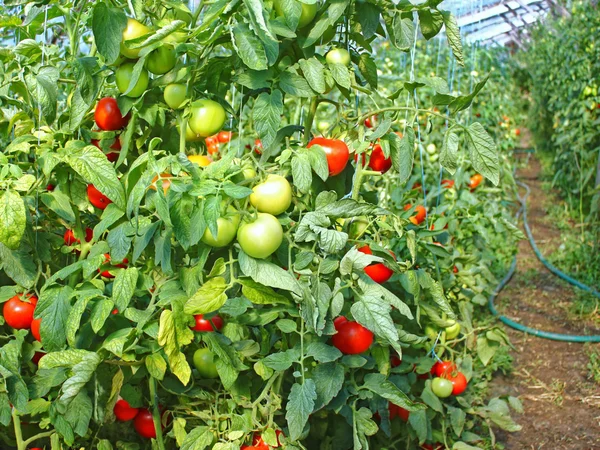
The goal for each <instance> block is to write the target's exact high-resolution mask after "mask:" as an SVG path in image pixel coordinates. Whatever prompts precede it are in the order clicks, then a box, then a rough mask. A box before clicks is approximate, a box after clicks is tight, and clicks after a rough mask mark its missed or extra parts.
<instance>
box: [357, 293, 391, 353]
mask: <svg viewBox="0 0 600 450" xmlns="http://www.w3.org/2000/svg"><path fill="white" fill-rule="evenodd" d="M350 311H352V316H353V317H354V319H355V320H356V321H357V322H358V323H360V324H361V325H362V326H364V327H366V328H368V329H369V330H371V331H372V332H374V333H375V334H376V335H377V336H379V337H381V338H383V339H385V340H386V341H388V343H389V344H390V345H391V346H392V347H394V348H395V349H396V350H397V351H398V352H402V350H401V348H400V344H399V343H398V332H397V331H396V327H395V326H394V322H393V321H392V318H391V317H390V311H391V306H390V305H389V304H388V303H382V301H381V298H379V297H375V296H371V295H361V296H359V297H358V300H357V301H355V302H354V304H353V305H352V307H351V308H350Z"/></svg>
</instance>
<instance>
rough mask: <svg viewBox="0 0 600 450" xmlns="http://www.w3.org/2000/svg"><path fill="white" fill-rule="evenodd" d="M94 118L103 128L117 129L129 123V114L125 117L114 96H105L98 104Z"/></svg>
mask: <svg viewBox="0 0 600 450" xmlns="http://www.w3.org/2000/svg"><path fill="white" fill-rule="evenodd" d="M94 120H95V121H96V125H98V127H99V128H100V129H101V130H104V131H115V130H120V129H121V128H123V127H125V126H126V125H127V122H129V114H127V115H126V116H125V117H123V115H122V114H121V110H120V109H119V105H117V101H116V100H115V99H114V98H112V97H104V98H103V99H101V100H100V101H99V102H98V104H97V105H96V111H94Z"/></svg>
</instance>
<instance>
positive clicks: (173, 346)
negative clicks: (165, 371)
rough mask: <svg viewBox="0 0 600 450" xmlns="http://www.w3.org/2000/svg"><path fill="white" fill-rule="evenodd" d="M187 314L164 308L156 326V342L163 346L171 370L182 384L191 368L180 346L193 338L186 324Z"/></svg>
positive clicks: (186, 382)
mask: <svg viewBox="0 0 600 450" xmlns="http://www.w3.org/2000/svg"><path fill="white" fill-rule="evenodd" d="M186 317H187V316H185V315H183V314H181V313H177V312H174V311H171V310H168V309H165V310H164V311H163V312H162V313H161V315H160V321H159V328H158V344H159V345H160V346H162V347H163V349H164V350H165V353H166V355H167V358H168V360H169V367H170V368H171V372H173V375H175V376H176V377H177V378H179V381H181V382H182V383H183V384H184V385H185V384H188V382H189V380H190V377H191V375H192V369H191V368H190V365H189V364H188V362H187V360H186V357H185V355H184V354H183V353H182V352H181V347H183V346H185V345H188V344H189V343H190V342H192V340H193V339H194V333H193V332H192V331H191V330H190V328H189V326H188V324H187V318H186Z"/></svg>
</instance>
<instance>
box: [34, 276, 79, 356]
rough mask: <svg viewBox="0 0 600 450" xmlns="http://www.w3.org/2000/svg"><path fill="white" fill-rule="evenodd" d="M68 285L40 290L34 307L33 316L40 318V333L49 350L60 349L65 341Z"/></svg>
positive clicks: (68, 305)
mask: <svg viewBox="0 0 600 450" xmlns="http://www.w3.org/2000/svg"><path fill="white" fill-rule="evenodd" d="M72 291H73V290H72V289H71V288H70V287H69V286H65V287H52V288H48V289H46V290H44V291H42V293H41V295H40V299H39V301H38V303H37V305H36V307H35V317H36V318H38V319H42V322H41V325H40V335H41V338H42V342H43V343H44V348H45V349H46V350H47V351H49V352H55V351H58V350H62V348H63V347H64V346H65V344H66V341H67V336H66V332H65V329H66V324H67V319H68V317H69V312H70V310H71V303H70V302H69V298H70V296H71V293H72Z"/></svg>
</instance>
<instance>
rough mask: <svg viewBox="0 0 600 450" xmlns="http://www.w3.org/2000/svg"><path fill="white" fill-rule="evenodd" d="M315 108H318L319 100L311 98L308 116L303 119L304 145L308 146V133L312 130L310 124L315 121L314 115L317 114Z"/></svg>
mask: <svg viewBox="0 0 600 450" xmlns="http://www.w3.org/2000/svg"><path fill="white" fill-rule="evenodd" d="M317 106H319V100H318V98H317V97H313V98H312V100H311V101H310V107H309V110H308V114H306V117H305V118H304V145H306V144H308V141H309V140H310V132H311V130H312V124H313V121H314V120H315V115H316V114H317Z"/></svg>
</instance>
